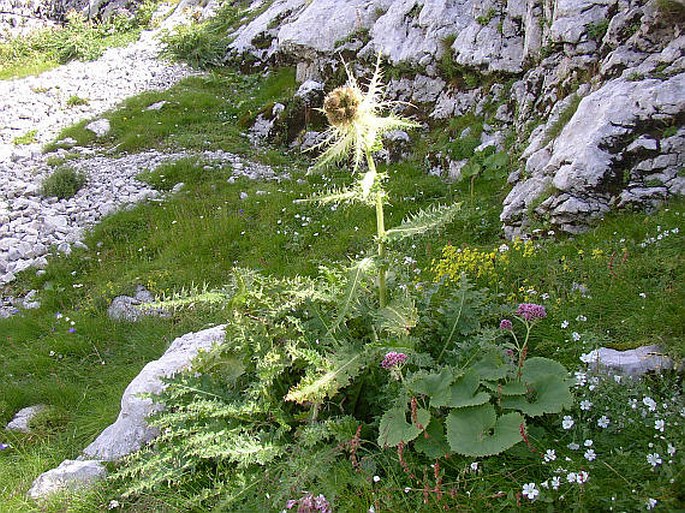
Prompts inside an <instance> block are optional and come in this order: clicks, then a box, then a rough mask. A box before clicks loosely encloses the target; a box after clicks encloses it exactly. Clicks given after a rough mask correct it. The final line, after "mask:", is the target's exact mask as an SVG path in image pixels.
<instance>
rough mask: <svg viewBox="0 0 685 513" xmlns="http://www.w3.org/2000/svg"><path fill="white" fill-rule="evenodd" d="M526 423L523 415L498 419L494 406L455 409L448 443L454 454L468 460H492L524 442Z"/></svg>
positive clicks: (450, 416)
mask: <svg viewBox="0 0 685 513" xmlns="http://www.w3.org/2000/svg"><path fill="white" fill-rule="evenodd" d="M523 423H524V420H523V416H522V415H521V414H519V413H507V414H506V415H502V416H501V417H499V418H497V414H496V413H495V407H494V406H492V405H491V404H484V405H481V406H474V407H472V408H460V409H455V410H453V411H452V412H450V414H449V416H448V417H447V422H446V424H447V442H448V443H449V446H450V448H451V449H452V450H453V451H454V452H456V453H458V454H462V455H464V456H470V457H485V456H492V455H495V454H500V453H502V452H504V451H506V450H507V449H509V448H510V447H513V446H514V445H516V444H517V443H518V442H520V441H521V440H522V438H521V432H520V429H521V425H522V424H523Z"/></svg>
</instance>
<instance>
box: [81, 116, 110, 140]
mask: <svg viewBox="0 0 685 513" xmlns="http://www.w3.org/2000/svg"><path fill="white" fill-rule="evenodd" d="M110 128H111V127H110V123H109V119H105V118H102V119H98V120H96V121H92V122H91V123H88V124H87V125H86V130H90V131H91V132H93V133H94V134H95V135H96V136H97V137H104V136H105V135H107V134H108V133H109V131H110Z"/></svg>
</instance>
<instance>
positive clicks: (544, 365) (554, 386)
mask: <svg viewBox="0 0 685 513" xmlns="http://www.w3.org/2000/svg"><path fill="white" fill-rule="evenodd" d="M510 386H511V387H512V390H515V389H517V388H520V387H521V386H523V387H525V389H526V391H525V394H524V395H516V396H511V397H504V398H503V399H502V407H503V408H506V409H509V410H519V411H520V412H522V413H524V414H526V415H529V416H531V417H538V416H540V415H544V414H545V413H559V412H560V411H562V410H563V409H564V408H570V407H571V406H572V405H573V395H572V394H571V390H570V382H569V380H568V379H567V378H566V369H565V368H564V366H563V365H561V364H560V363H559V362H556V361H554V360H550V359H548V358H531V359H529V360H526V362H525V363H524V364H523V369H522V373H521V380H520V382H519V383H515V384H514V383H511V384H509V383H508V384H507V385H505V387H510Z"/></svg>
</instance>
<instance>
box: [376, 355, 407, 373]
mask: <svg viewBox="0 0 685 513" xmlns="http://www.w3.org/2000/svg"><path fill="white" fill-rule="evenodd" d="M407 358H408V356H407V355H406V354H404V353H396V352H395V351H390V352H389V353H388V354H386V355H385V358H383V361H382V362H381V367H383V368H384V369H385V370H390V369H392V368H393V367H399V366H400V365H402V364H403V363H404V362H406V361H407Z"/></svg>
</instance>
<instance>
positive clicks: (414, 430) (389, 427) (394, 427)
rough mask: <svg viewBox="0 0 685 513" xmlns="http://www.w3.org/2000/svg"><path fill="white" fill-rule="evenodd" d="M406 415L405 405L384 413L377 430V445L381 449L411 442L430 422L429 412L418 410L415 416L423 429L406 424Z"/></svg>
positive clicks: (412, 424)
mask: <svg viewBox="0 0 685 513" xmlns="http://www.w3.org/2000/svg"><path fill="white" fill-rule="evenodd" d="M407 413H408V410H407V407H406V404H405V405H403V406H397V407H395V408H392V409H391V410H388V411H387V412H385V415H383V417H382V418H381V424H380V427H379V429H378V445H380V446H381V447H397V446H398V445H399V444H400V442H404V443H407V442H411V441H412V440H414V439H415V438H416V437H417V436H419V435H420V434H421V432H422V431H423V430H424V429H425V427H426V426H428V423H429V422H430V420H431V414H430V412H429V411H428V410H425V409H423V408H419V409H418V411H417V412H416V416H417V420H418V423H419V424H420V425H421V426H422V427H423V429H421V428H419V427H418V426H416V425H415V424H414V423H410V422H407Z"/></svg>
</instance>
